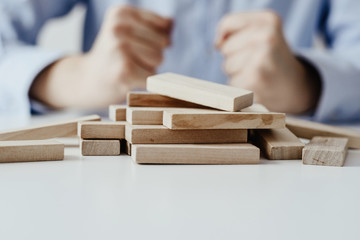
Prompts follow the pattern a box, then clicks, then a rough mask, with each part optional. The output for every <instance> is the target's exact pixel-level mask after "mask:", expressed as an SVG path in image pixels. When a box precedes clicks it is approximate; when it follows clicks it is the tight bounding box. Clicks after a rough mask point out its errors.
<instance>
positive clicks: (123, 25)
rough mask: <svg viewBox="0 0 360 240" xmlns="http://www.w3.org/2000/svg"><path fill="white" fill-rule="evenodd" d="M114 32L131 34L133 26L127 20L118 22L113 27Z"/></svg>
mask: <svg viewBox="0 0 360 240" xmlns="http://www.w3.org/2000/svg"><path fill="white" fill-rule="evenodd" d="M113 30H114V33H115V34H130V33H131V31H132V26H131V24H130V23H128V22H126V21H122V22H120V23H118V24H116V25H115V26H114V27H113Z"/></svg>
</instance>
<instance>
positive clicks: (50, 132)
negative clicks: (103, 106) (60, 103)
mask: <svg viewBox="0 0 360 240" xmlns="http://www.w3.org/2000/svg"><path fill="white" fill-rule="evenodd" d="M100 120H101V118H100V117H99V116H98V115H91V116H86V117H81V118H77V119H73V120H69V121H61V122H55V123H50V124H44V125H41V126H35V127H27V128H22V129H16V130H11V131H4V132H0V140H43V139H49V138H59V137H71V136H76V134H77V124H78V122H85V121H100Z"/></svg>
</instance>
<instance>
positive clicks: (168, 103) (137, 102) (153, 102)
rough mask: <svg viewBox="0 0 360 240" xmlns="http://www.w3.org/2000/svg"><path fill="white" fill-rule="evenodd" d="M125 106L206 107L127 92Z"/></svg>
mask: <svg viewBox="0 0 360 240" xmlns="http://www.w3.org/2000/svg"><path fill="white" fill-rule="evenodd" d="M127 104H128V106H129V107H179V108H206V106H203V105H199V104H196V103H192V102H187V101H182V100H179V99H175V98H171V97H167V96H164V95H160V94H156V93H149V92H129V93H128V95H127Z"/></svg>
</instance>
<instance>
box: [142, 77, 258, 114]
mask: <svg viewBox="0 0 360 240" xmlns="http://www.w3.org/2000/svg"><path fill="white" fill-rule="evenodd" d="M146 89H147V90H148V91H149V92H154V93H159V94H162V95H165V96H169V97H172V98H176V99H180V100H184V101H189V102H193V103H197V104H200V105H204V106H208V107H212V108H216V109H221V110H226V111H240V110H241V109H243V108H246V107H248V106H250V105H251V104H252V103H253V93H252V92H251V91H248V90H244V89H240V88H235V87H231V86H227V85H222V84H218V83H213V82H208V81H204V80H200V79H196V78H191V77H186V76H182V75H178V74H174V73H163V74H158V75H154V76H150V77H148V78H147V82H146Z"/></svg>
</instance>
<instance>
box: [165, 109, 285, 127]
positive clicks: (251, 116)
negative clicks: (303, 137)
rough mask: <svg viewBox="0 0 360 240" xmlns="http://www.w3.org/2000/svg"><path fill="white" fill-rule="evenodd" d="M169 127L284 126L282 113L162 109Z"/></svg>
mask: <svg viewBox="0 0 360 240" xmlns="http://www.w3.org/2000/svg"><path fill="white" fill-rule="evenodd" d="M163 124H164V126H166V127H168V128H170V129H271V128H284V127H285V114H283V113H249V112H220V111H217V112H216V111H213V112H210V111H207V112H177V111H167V110H165V111H164V114H163Z"/></svg>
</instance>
